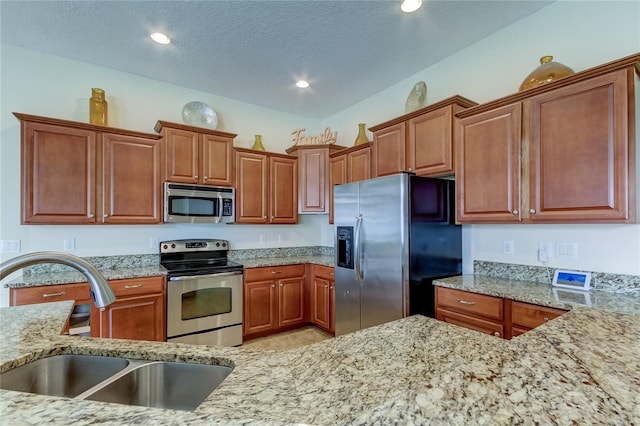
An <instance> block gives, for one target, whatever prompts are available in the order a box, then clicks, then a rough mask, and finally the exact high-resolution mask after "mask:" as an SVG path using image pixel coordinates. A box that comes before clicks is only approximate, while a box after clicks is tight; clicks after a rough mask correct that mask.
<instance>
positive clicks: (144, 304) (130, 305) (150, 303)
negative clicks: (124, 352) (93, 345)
mask: <svg viewBox="0 0 640 426" xmlns="http://www.w3.org/2000/svg"><path fill="white" fill-rule="evenodd" d="M94 312H95V313H96V314H95V315H94ZM95 318H99V320H98V321H96V320H95ZM96 322H97V324H96ZM91 336H93V337H109V338H114V339H132V340H154V341H159V342H163V341H165V340H166V337H165V302H164V297H163V295H162V294H155V295H142V296H135V297H125V298H122V299H118V300H116V301H115V302H114V303H112V304H111V305H109V306H107V307H106V308H105V310H104V311H100V310H98V309H96V308H95V307H92V314H91Z"/></svg>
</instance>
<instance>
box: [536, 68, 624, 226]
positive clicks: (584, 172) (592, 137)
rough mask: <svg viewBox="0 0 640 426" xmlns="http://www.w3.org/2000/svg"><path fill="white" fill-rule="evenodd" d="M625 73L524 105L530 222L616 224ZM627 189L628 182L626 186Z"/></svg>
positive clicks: (620, 205)
mask: <svg viewBox="0 0 640 426" xmlns="http://www.w3.org/2000/svg"><path fill="white" fill-rule="evenodd" d="M628 99H629V94H628V83H627V70H620V71H616V72H613V73H610V74H606V75H603V76H600V77H596V78H593V79H590V80H587V81H584V82H580V83H576V84H572V85H570V86H566V87H562V88H559V89H556V90H553V91H550V92H547V93H543V94H541V95H538V96H535V97H533V98H531V99H529V100H527V101H526V102H525V107H527V108H528V110H530V120H529V126H530V127H529V133H530V141H531V142H530V145H529V146H530V149H529V164H530V170H529V192H530V200H531V204H530V206H529V210H528V211H529V213H530V220H532V221H536V222H542V221H555V222H557V221H572V222H575V221H603V222H624V221H627V220H628V219H629V218H630V209H631V212H633V210H634V208H633V206H631V205H630V204H633V200H629V184H630V182H629V157H630V156H629V153H630V149H633V148H632V145H633V144H634V143H635V141H634V140H632V139H630V138H629V130H628V128H629V127H628V120H629V112H628V111H629V105H628ZM631 183H633V182H631Z"/></svg>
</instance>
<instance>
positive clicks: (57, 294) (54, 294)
mask: <svg viewBox="0 0 640 426" xmlns="http://www.w3.org/2000/svg"><path fill="white" fill-rule="evenodd" d="M64 295H65V292H64V291H61V292H60V293H45V294H43V295H42V297H56V296H64Z"/></svg>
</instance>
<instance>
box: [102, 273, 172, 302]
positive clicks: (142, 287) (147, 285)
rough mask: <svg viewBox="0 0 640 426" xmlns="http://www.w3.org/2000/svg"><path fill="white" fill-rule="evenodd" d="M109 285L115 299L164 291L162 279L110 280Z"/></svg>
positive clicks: (158, 277) (159, 277)
mask: <svg viewBox="0 0 640 426" xmlns="http://www.w3.org/2000/svg"><path fill="white" fill-rule="evenodd" d="M109 285H110V286H111V289H112V290H113V293H114V294H115V295H116V297H117V298H120V297H125V296H130V295H134V294H150V293H162V292H163V291H164V277H163V276H157V277H142V278H127V279H123V280H111V281H109Z"/></svg>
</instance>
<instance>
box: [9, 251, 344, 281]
mask: <svg viewBox="0 0 640 426" xmlns="http://www.w3.org/2000/svg"><path fill="white" fill-rule="evenodd" d="M231 260H233V261H234V262H237V263H240V264H241V265H243V266H244V267H245V268H257V267H261V266H280V265H296V264H300V263H315V264H318V265H325V266H332V267H333V266H334V257H333V256H327V255H311V256H278V257H264V258H256V259H231ZM98 269H99V270H100V272H102V274H103V275H104V277H105V278H106V279H107V280H118V279H125V278H140V277H151V276H158V275H166V274H167V270H166V269H165V268H163V267H162V266H160V265H159V264H157V263H156V264H154V265H145V266H136V267H121V268H111V267H104V268H102V267H99V266H98ZM85 281H87V278H86V277H85V276H84V275H82V274H81V273H80V272H77V271H74V270H70V271H68V272H67V271H64V272H48V271H43V272H42V273H34V274H25V275H23V276H21V277H17V278H15V279H13V280H11V281H10V282H8V283H6V284H5V285H4V286H5V287H7V288H21V287H36V286H43V285H56V284H70V283H80V282H85Z"/></svg>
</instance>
